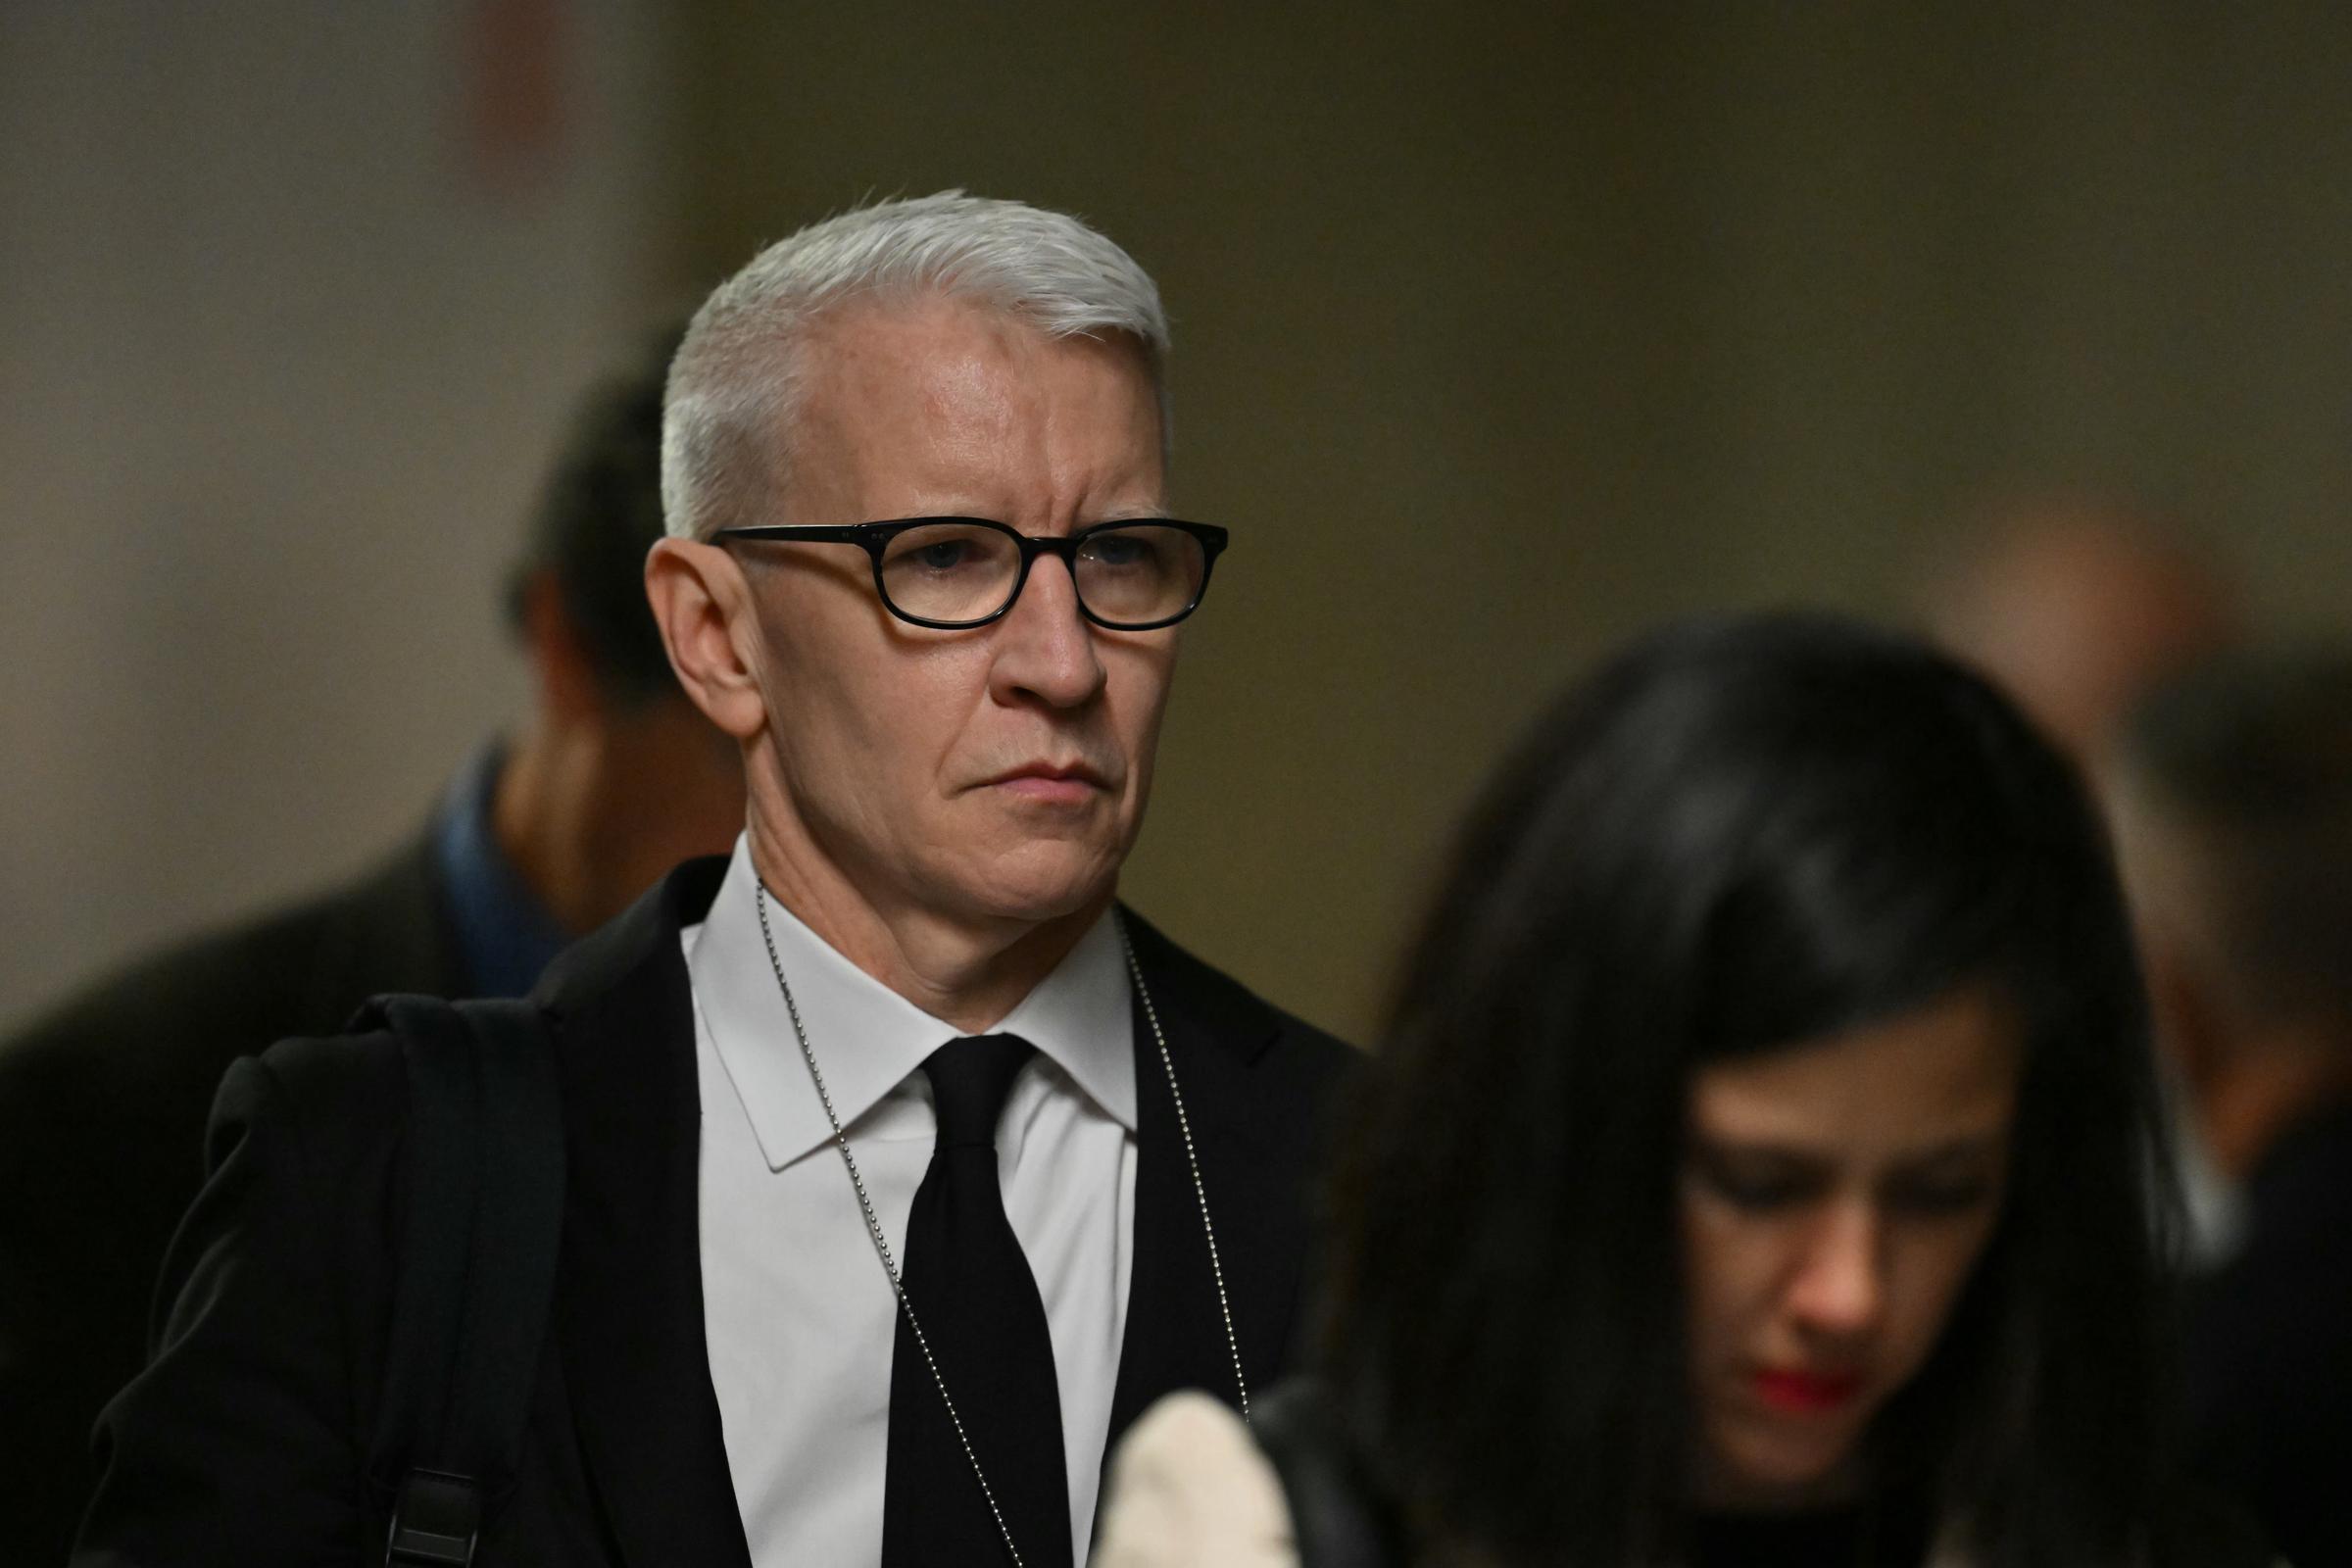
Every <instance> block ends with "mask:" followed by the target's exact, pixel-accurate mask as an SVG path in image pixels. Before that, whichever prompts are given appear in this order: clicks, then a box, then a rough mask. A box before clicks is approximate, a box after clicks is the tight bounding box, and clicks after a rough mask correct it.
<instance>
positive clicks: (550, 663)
mask: <svg viewBox="0 0 2352 1568" xmlns="http://www.w3.org/2000/svg"><path fill="white" fill-rule="evenodd" d="M682 330H683V327H682V325H679V324H672V325H670V326H668V327H666V328H664V329H662V330H661V331H659V332H655V333H653V334H651V335H649V336H648V338H647V340H646V342H645V344H644V346H643V348H642V350H641V351H640V353H639V354H638V355H637V357H636V358H635V359H634V360H633V361H632V362H630V363H628V364H626V365H625V366H623V367H622V368H620V369H619V370H617V371H616V372H615V373H613V374H612V375H611V376H610V377H608V378H607V379H606V380H605V381H603V382H602V383H600V384H599V385H598V386H597V387H596V388H595V389H594V390H593V391H592V392H591V393H590V394H589V395H588V396H587V397H586V398H584V399H583V400H582V402H581V406H580V410H579V413H578V414H577V415H576V416H575V417H574V420H573V424H572V427H571V431H570V434H569V436H568V438H567V439H566V441H565V444H564V449H563V452H562V454H561V456H560V457H559V458H558V460H557V462H556V464H555V466H554V467H553V469H552V470H551V471H550V473H549V475H548V478H547V481H546V483H545V485H544V486H543V487H542V489H541V492H540V496H539V502H538V506H537V509H536V511H535V512H534V514H533V515H532V519H531V524H530V530H529V534H528V537H527V539H526V541H525V545H524V550H523V554H522V557H521V559H520V561H519V562H518V563H517V564H516V565H515V570H514V574H513V576H512V578H511V579H510V582H509V590H508V609H509V614H510V619H511V620H512V623H513V625H514V627H515V632H516V635H517V636H518V637H519V639H520V641H521V643H522V645H523V648H524V650H525V653H526V654H527V656H528V658H529V660H530V663H531V669H532V676H533V706H532V713H531V717H530V721H529V724H528V726H527V727H526V729H525V730H524V731H523V733H522V734H521V735H520V736H519V737H517V739H516V742H515V746H514V749H513V750H512V752H511V753H510V754H509V756H508V758H507V760H506V765H505V766H504V768H503V769H502V770H501V775H500V778H499V782H498V788H497V795H496V802H495V806H494V809H493V816H494V819H495V825H496V830H497V834H498V838H499V842H500V846H501V848H502V849H504V850H505V851H506V853H507V854H508V856H509V857H510V858H512V859H513V860H514V861H515V865H516V868H517V869H518V870H520V871H521V873H522V875H523V877H524V879H525V880H526V881H527V882H528V883H529V884H530V885H531V887H532V889H533V891H534V892H536V893H537V894H538V896H539V898H540V900H541V902H542V903H544V904H545V905H546V907H547V908H548V910H549V912H550V913H551V914H553V915H555V916H556V918H557V920H558V921H559V922H560V923H561V924H562V925H563V926H564V928H565V929H567V930H570V931H573V932H581V931H587V930H590V929H592V928H594V927H595V926H597V925H599V924H602V923H603V922H604V921H605V920H607V919H609V918H611V917H612V916H613V915H614V914H616V913H618V912H619V911H620V910H621V909H622V908H623V907H626V906H627V905H628V903H629V902H630V900H632V899H634V898H635V897H636V896H637V895H638V894H639V893H640V892H642V891H644V890H645V889H646V888H647V887H649V886H651V885H652V884H653V883H654V882H655V881H656V880H657V879H658V878H660V877H661V875H662V873H663V872H665V871H667V870H668V869H669V868H670V867H671V866H673V865H675V864H677V863H678V862H679V861H680V860H683V859H687V858H691V857H694V856H697V855H711V854H720V853H723V852H724V851H725V850H726V848H727V847H728V845H729V844H731V843H732V842H733V840H734V837H735V834H736V833H737V832H739V831H740V830H741V829H742V827H743V769H742V764H741V761H740V760H739V759H738V757H737V755H736V751H735V748H734V746H733V744H732V743H730V742H729V741H728V740H727V739H726V737H724V736H722V735H721V734H720V733H719V732H718V731H717V730H716V729H714V728H712V727H711V723H710V721H709V720H708V719H706V718H704V717H703V715H702V713H701V712H700V711H697V710H696V708H695V707H694V705H693V704H692V703H690V702H688V701H687V700H686V697H685V694H684V693H683V692H682V691H681V690H680V689H679V687H678V683H677V679H676V677H675V676H673V675H672V674H671V673H670V668H669V661H668V657H667V656H666V655H665V654H664V653H663V652H662V635H661V632H660V630H659V629H658V628H657V627H656V626H655V624H654V617H653V613H652V610H651V609H650V607H648V605H647V604H646V599H645V556H646V552H647V551H648V550H649V549H651V548H652V546H653V544H654V542H655V541H656V540H657V539H660V538H661V537H662V388H663V386H664V384H665V382H666V380H667V378H668V374H669V362H670V357H671V355H672V353H673V352H674V351H675V350H676V348H677V344H678V338H679V336H680V333H681V332H682Z"/></svg>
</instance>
